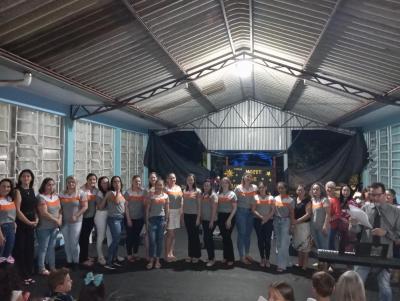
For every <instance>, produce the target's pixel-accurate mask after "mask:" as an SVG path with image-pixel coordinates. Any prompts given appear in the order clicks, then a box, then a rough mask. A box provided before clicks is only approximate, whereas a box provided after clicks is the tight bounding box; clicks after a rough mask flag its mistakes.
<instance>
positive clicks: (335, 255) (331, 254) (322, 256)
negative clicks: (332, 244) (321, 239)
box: [317, 249, 400, 269]
mask: <svg viewBox="0 0 400 301" xmlns="http://www.w3.org/2000/svg"><path fill="white" fill-rule="evenodd" d="M317 258H318V260H320V261H322V262H331V263H343V264H349V265H364V266H372V267H380V268H392V269H400V259H397V258H390V259H389V258H381V257H372V256H368V257H362V256H356V254H355V253H354V252H344V254H339V251H333V250H324V249H318V251H317Z"/></svg>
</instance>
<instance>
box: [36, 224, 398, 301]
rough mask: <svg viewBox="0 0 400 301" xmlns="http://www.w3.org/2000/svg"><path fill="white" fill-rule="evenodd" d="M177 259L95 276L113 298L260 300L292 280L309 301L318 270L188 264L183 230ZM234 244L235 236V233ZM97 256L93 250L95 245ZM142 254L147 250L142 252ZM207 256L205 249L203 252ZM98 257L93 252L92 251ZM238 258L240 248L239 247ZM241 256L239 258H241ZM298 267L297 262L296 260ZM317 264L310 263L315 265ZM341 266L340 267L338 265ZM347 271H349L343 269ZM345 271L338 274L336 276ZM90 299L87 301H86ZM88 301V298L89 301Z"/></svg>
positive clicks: (371, 290)
mask: <svg viewBox="0 0 400 301" xmlns="http://www.w3.org/2000/svg"><path fill="white" fill-rule="evenodd" d="M177 234H178V235H177V245H176V255H177V257H178V258H179V259H181V260H178V261H177V262H175V263H168V264H167V263H164V264H163V267H162V269H160V270H151V271H147V270H146V268H145V265H146V262H145V261H144V260H141V261H139V262H135V263H126V264H125V265H124V267H122V268H120V269H118V270H116V271H112V272H109V271H107V270H105V269H104V268H102V267H101V266H97V265H96V266H94V267H93V269H92V270H93V271H94V272H95V273H104V282H105V286H106V291H107V295H108V297H109V298H108V300H141V301H142V300H143V301H145V300H146V301H147V300H149V301H156V300H164V301H170V300H171V301H172V300H190V301H202V300H207V301H210V300H215V301H223V300H229V301H236V300H237V301H243V300H249V301H250V300H252V301H256V300H257V298H258V297H259V296H264V297H266V296H267V288H268V285H269V284H270V283H272V282H274V281H278V280H284V281H287V282H288V283H289V284H291V285H292V287H293V288H294V290H295V295H296V300H306V299H307V297H310V296H311V295H312V294H311V281H310V278H311V275H312V273H313V272H314V270H312V269H309V270H308V271H306V272H303V271H300V270H298V269H296V268H290V269H289V270H288V272H287V273H284V274H277V273H276V272H275V267H274V266H273V267H272V268H271V269H260V268H259V267H258V264H257V263H254V264H252V265H250V266H244V265H242V264H240V263H236V264H235V266H234V268H226V267H225V266H223V265H222V264H221V263H218V264H217V265H216V266H214V267H213V268H206V267H205V263H198V264H196V265H194V264H188V263H186V262H184V260H183V258H185V257H186V250H187V247H186V243H187V240H186V233H185V230H184V229H181V230H179V231H178V233H177ZM234 242H236V233H235V232H234ZM119 250H120V255H125V248H124V247H123V246H120V249H119ZM91 251H92V252H94V246H91ZM141 252H143V248H142V250H141ZM202 254H203V258H204V259H205V258H206V251H205V250H203V253H202ZM251 254H252V256H253V257H254V258H255V259H257V260H258V249H257V243H256V238H255V235H254V233H253V238H252V248H251ZM93 255H94V253H93ZM235 255H236V256H237V253H236V245H235ZM57 257H58V262H59V263H60V264H62V263H63V260H64V259H63V257H64V254H63V250H62V249H61V250H59V251H58V252H57ZM216 258H217V259H218V260H220V259H221V258H222V251H221V250H217V251H216ZM237 258H238V257H237ZM292 261H293V263H295V261H296V258H292ZM271 262H272V263H274V262H275V253H274V252H272V254H271ZM313 262H314V260H311V262H310V264H312V263H313ZM339 268H341V267H340V266H339ZM342 268H343V270H342V271H344V269H345V267H342ZM342 271H338V272H336V273H335V274H334V276H335V277H336V278H337V277H338V276H339V275H340V273H341V272H342ZM86 272H87V271H86V270H83V269H82V270H78V271H74V272H72V278H73V281H74V284H73V291H72V294H73V295H74V296H75V297H78V294H79V290H80V288H81V285H82V279H83V278H84V275H85V273H86ZM36 279H37V284H36V285H35V286H34V287H32V288H31V291H32V293H33V296H43V295H45V294H46V293H47V284H46V279H45V278H43V277H36ZM366 288H367V297H368V300H378V298H377V287H376V281H375V279H374V278H373V277H370V279H369V280H368V281H367V284H366ZM394 294H395V295H394V298H393V300H399V298H400V294H399V287H398V286H397V287H395V288H394ZM85 301H86V300H85ZM88 301H89V300H88Z"/></svg>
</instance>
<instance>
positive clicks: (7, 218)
mask: <svg viewBox="0 0 400 301" xmlns="http://www.w3.org/2000/svg"><path fill="white" fill-rule="evenodd" d="M16 216H17V210H16V208H15V203H14V200H13V199H12V198H11V197H10V196H6V197H0V225H2V224H7V223H13V222H15V218H16Z"/></svg>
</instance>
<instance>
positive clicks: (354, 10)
mask: <svg viewBox="0 0 400 301" xmlns="http://www.w3.org/2000/svg"><path fill="white" fill-rule="evenodd" d="M320 50H321V51H320V53H321V56H322V58H321V59H320V60H319V62H321V65H320V66H316V67H319V71H320V72H322V73H324V74H326V75H329V76H332V77H335V78H338V79H341V80H344V81H346V82H352V83H354V84H355V85H358V86H361V87H365V88H367V89H371V90H374V91H377V92H380V93H382V92H384V91H388V90H390V89H391V88H393V87H395V86H397V85H398V84H399V79H400V64H399V57H400V2H399V1H379V2H377V1H366V0H363V1H359V0H349V1H345V5H344V6H343V7H342V8H341V9H340V11H339V13H338V14H337V18H336V19H335V20H334V23H333V24H332V26H331V27H330V28H329V30H328V31H327V33H326V36H325V42H324V43H323V47H321V49H320Z"/></svg>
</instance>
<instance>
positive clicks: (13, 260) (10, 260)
mask: <svg viewBox="0 0 400 301" xmlns="http://www.w3.org/2000/svg"><path fill="white" fill-rule="evenodd" d="M14 262H15V259H14V257H12V256H8V257H7V263H9V264H14Z"/></svg>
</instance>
